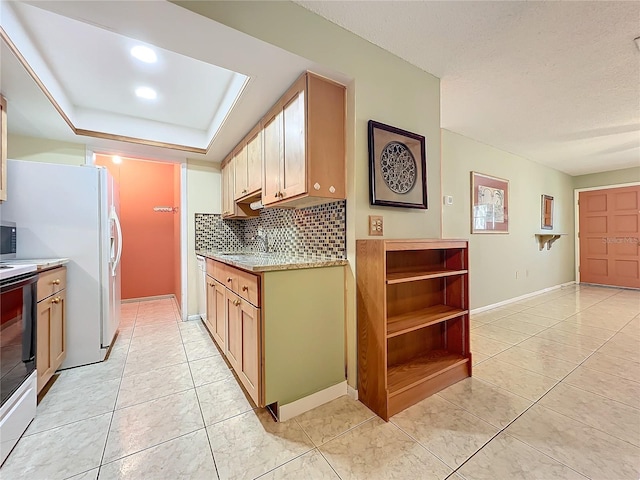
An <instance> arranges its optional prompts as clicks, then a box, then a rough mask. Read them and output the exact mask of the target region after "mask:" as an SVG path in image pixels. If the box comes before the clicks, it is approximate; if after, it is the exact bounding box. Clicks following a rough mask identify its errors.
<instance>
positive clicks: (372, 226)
mask: <svg viewBox="0 0 640 480" xmlns="http://www.w3.org/2000/svg"><path fill="white" fill-rule="evenodd" d="M383 232H384V230H383V223H382V215H369V235H376V236H382V235H383Z"/></svg>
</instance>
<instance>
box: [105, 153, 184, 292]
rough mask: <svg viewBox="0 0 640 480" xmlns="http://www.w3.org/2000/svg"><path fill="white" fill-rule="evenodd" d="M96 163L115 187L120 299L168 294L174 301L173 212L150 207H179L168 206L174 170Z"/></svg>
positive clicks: (131, 162) (176, 249) (176, 245)
mask: <svg viewBox="0 0 640 480" xmlns="http://www.w3.org/2000/svg"><path fill="white" fill-rule="evenodd" d="M96 165H101V166H104V167H106V168H107V169H108V170H109V171H110V172H111V174H112V175H113V177H114V179H115V180H116V182H117V183H118V184H119V186H120V221H121V223H122V247H123V248H122V260H121V272H122V298H123V299H128V298H141V297H151V296H155V295H170V294H174V295H176V298H177V299H178V302H179V301H180V231H179V224H180V221H179V214H178V213H165V212H155V211H154V210H153V207H157V206H158V207H174V206H179V203H178V204H176V203H174V202H175V199H176V198H177V199H178V200H179V199H180V192H179V188H180V183H179V178H178V180H177V182H176V179H175V175H176V172H177V174H178V175H179V174H180V167H179V166H176V165H174V164H171V163H160V162H152V161H143V160H135V159H130V158H123V159H122V163H121V164H118V165H116V164H114V163H113V162H112V160H111V156H107V155H96ZM176 188H178V192H175V189H176ZM176 224H177V225H178V227H177V228H178V234H177V235H176V233H175V230H176V227H175V225H176Z"/></svg>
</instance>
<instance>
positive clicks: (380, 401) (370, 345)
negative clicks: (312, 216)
mask: <svg viewBox="0 0 640 480" xmlns="http://www.w3.org/2000/svg"><path fill="white" fill-rule="evenodd" d="M385 269H386V265H385V254H384V242H383V241H370V240H357V241H356V287H357V309H358V310H357V312H358V314H357V315H358V397H359V399H360V400H361V401H362V403H364V404H365V405H367V406H368V407H369V408H370V409H371V410H373V411H374V412H375V413H377V414H378V415H379V416H380V417H382V418H387V348H386V347H387V329H386V308H387V301H386V288H385V283H384V278H385Z"/></svg>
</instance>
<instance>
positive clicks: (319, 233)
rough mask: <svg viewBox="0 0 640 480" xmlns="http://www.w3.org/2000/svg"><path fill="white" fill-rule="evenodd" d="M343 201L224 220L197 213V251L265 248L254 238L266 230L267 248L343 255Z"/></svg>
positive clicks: (302, 253) (344, 214)
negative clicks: (241, 218)
mask: <svg viewBox="0 0 640 480" xmlns="http://www.w3.org/2000/svg"><path fill="white" fill-rule="evenodd" d="M346 226H347V218H346V202H345V201H344V200H342V201H339V202H333V203H326V204H324V205H317V206H313V207H307V208H301V209H299V210H291V209H264V210H262V211H261V212H260V216H258V217H255V218H251V219H248V220H223V219H222V217H221V216H220V215H212V214H200V213H196V250H223V251H235V250H249V251H264V245H263V243H262V242H261V241H260V240H259V239H257V238H256V236H257V234H258V233H261V234H262V235H264V233H266V235H267V239H268V242H269V251H271V252H283V253H290V254H295V255H307V256H308V255H313V256H320V257H329V258H346V249H347V243H346V238H347V237H346Z"/></svg>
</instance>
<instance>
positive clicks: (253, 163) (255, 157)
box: [247, 124, 262, 194]
mask: <svg viewBox="0 0 640 480" xmlns="http://www.w3.org/2000/svg"><path fill="white" fill-rule="evenodd" d="M248 139H249V140H248V141H247V191H248V194H254V193H257V192H259V191H260V189H261V188H262V127H261V125H260V124H258V125H256V126H255V128H254V129H253V130H252V131H251V132H249V135H248Z"/></svg>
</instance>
